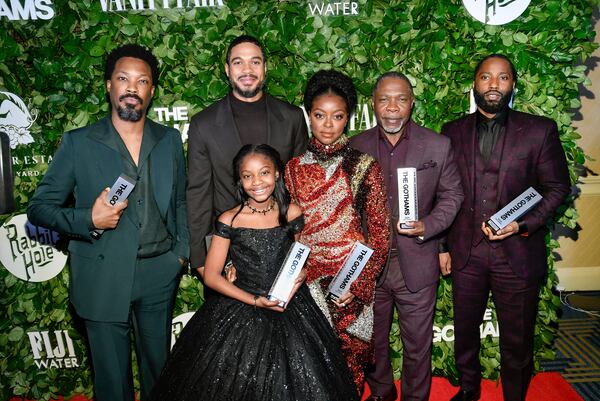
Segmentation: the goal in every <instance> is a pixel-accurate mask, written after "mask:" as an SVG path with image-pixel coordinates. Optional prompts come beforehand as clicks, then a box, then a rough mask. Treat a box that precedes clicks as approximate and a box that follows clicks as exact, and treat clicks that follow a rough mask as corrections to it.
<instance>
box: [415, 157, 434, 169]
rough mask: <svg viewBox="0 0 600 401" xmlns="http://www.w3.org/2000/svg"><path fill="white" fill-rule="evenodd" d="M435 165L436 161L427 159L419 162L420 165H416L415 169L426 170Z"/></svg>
mask: <svg viewBox="0 0 600 401" xmlns="http://www.w3.org/2000/svg"><path fill="white" fill-rule="evenodd" d="M435 166H437V162H434V161H433V160H429V161H428V162H425V163H423V164H421V166H420V167H417V171H421V170H426V169H428V168H434V167H435Z"/></svg>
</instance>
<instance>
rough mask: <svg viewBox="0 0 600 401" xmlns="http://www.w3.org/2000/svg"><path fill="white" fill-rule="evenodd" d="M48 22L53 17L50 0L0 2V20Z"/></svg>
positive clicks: (7, 0)
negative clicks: (41, 20)
mask: <svg viewBox="0 0 600 401" xmlns="http://www.w3.org/2000/svg"><path fill="white" fill-rule="evenodd" d="M2 17H7V18H8V19H9V20H30V19H38V18H39V19H44V20H48V19H51V18H52V17H54V9H53V8H52V0H0V19H1V18H2Z"/></svg>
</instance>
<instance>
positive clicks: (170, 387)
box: [151, 218, 358, 401]
mask: <svg viewBox="0 0 600 401" xmlns="http://www.w3.org/2000/svg"><path fill="white" fill-rule="evenodd" d="M302 224H303V221H302V218H298V219H296V220H294V221H293V222H292V227H295V230H294V231H299V230H300V229H301V227H302ZM216 229H217V232H216V234H217V235H219V236H221V237H225V238H229V239H230V240H231V246H230V252H231V258H232V260H233V263H234V265H235V267H236V270H237V280H236V281H235V285H237V286H238V287H240V288H242V289H244V290H246V291H248V292H251V293H253V294H260V295H266V293H267V291H268V290H269V288H270V287H271V284H272V283H273V281H274V279H275V277H276V275H277V272H278V271H279V268H280V266H281V263H282V262H283V259H284V258H285V255H286V253H287V251H288V249H289V247H290V246H291V244H292V240H291V239H290V238H289V236H288V235H287V233H286V232H285V230H284V229H283V228H281V227H276V228H270V229H249V228H232V227H230V226H228V225H225V224H222V223H220V222H217V226H216ZM338 342H339V340H338V339H337V338H336V336H335V334H334V332H333V330H332V328H331V326H330V324H329V323H328V322H327V320H326V318H325V316H324V315H323V314H322V312H321V311H320V309H319V307H318V306H317V305H316V304H315V302H314V301H313V299H312V297H311V295H310V292H309V290H308V287H306V285H302V287H301V288H300V289H299V290H298V292H297V293H296V295H295V296H294V298H292V300H291V301H290V303H289V305H288V307H287V309H286V310H285V312H283V313H279V312H274V311H270V310H266V309H260V308H258V309H255V308H254V306H252V305H247V304H244V303H242V302H239V301H237V300H235V299H232V298H228V297H225V296H222V295H220V294H219V295H217V296H214V297H211V298H210V299H208V300H207V301H206V303H205V304H204V305H203V306H202V308H201V309H200V310H199V311H198V312H196V314H195V315H194V316H193V317H192V319H191V320H190V321H189V322H188V324H187V325H186V327H185V328H184V330H183V331H182V333H181V335H180V337H179V339H178V340H177V342H176V344H175V347H174V348H173V351H172V353H171V356H170V357H169V359H168V361H167V364H166V366H165V368H164V369H163V372H162V374H161V377H160V378H159V380H158V382H157V384H156V386H155V388H154V391H153V392H152V396H151V399H152V400H154V401H192V400H193V401H209V400H223V401H225V400H226V401H235V400H247V401H271V400H272V401H286V400H298V401H309V400H310V401H337V400H339V401H352V400H358V395H357V394H356V387H355V386H354V383H353V381H352V376H351V375H350V372H349V371H348V368H347V365H346V361H345V359H344V357H343V356H342V354H341V351H340V348H339V344H338Z"/></svg>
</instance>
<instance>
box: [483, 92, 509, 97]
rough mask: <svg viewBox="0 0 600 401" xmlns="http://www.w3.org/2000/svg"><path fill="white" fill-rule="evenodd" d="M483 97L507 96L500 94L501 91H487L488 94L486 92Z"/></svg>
mask: <svg viewBox="0 0 600 401" xmlns="http://www.w3.org/2000/svg"><path fill="white" fill-rule="evenodd" d="M483 95H484V96H485V95H498V96H500V97H504V96H505V95H504V93H502V92H500V91H495V90H489V91H487V92H484V94H483Z"/></svg>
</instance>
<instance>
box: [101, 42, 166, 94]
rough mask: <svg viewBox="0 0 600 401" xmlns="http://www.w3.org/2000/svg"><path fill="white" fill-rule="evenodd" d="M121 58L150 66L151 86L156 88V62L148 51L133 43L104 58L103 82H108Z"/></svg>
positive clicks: (120, 47)
mask: <svg viewBox="0 0 600 401" xmlns="http://www.w3.org/2000/svg"><path fill="white" fill-rule="evenodd" d="M123 57H133V58H137V59H140V60H142V61H144V62H145V63H146V64H148V65H149V66H150V71H151V72H152V85H154V86H158V76H159V70H158V60H157V59H156V57H154V55H153V54H152V53H151V52H150V50H148V49H146V48H145V47H143V46H140V45H136V44H133V43H130V44H127V45H123V46H119V47H117V48H116V49H114V50H113V51H112V52H110V53H109V55H108V56H107V57H106V64H105V66H104V80H105V81H109V80H110V78H111V77H112V74H113V72H114V71H115V66H116V65H117V61H119V59H121V58H123Z"/></svg>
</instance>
